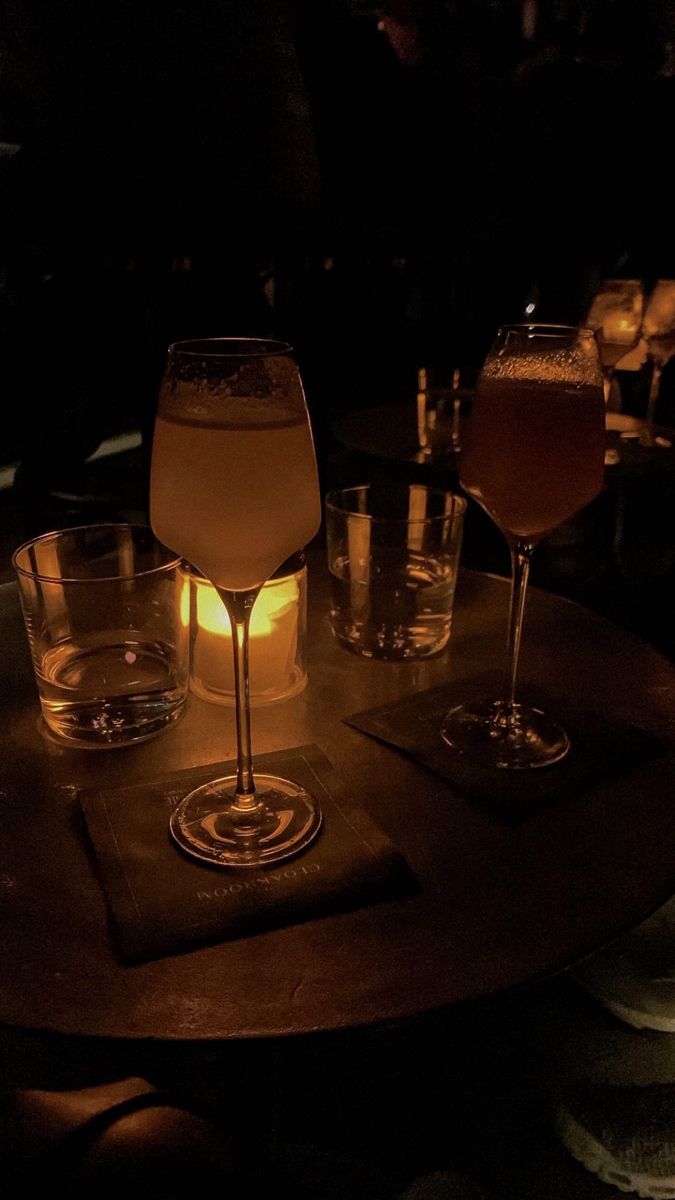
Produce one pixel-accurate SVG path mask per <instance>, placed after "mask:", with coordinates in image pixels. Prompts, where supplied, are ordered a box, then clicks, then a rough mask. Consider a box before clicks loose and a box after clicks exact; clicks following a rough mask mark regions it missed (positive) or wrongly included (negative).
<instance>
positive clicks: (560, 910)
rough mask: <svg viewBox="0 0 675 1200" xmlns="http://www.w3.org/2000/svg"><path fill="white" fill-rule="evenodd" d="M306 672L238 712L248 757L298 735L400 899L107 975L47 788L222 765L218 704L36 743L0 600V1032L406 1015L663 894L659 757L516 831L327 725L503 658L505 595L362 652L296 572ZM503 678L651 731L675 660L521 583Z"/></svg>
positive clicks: (73, 851)
mask: <svg viewBox="0 0 675 1200" xmlns="http://www.w3.org/2000/svg"><path fill="white" fill-rule="evenodd" d="M309 587H310V627H309V649H310V660H309V673H310V681H309V685H308V687H307V688H306V690H305V692H304V693H302V694H301V695H300V696H298V697H296V698H294V699H292V700H290V701H286V702H284V703H280V704H278V705H275V706H271V707H269V708H267V709H258V710H256V711H254V714H253V739H254V750H255V751H257V752H258V753H263V752H267V751H271V750H274V749H279V748H281V747H286V746H293V745H300V744H303V743H307V742H315V743H317V744H318V745H319V746H320V747H321V748H322V749H323V750H324V751H325V752H326V753H327V754H328V756H329V758H330V759H331V760H332V762H333V764H334V766H335V767H336V769H337V771H338V772H339V773H340V774H341V776H342V778H343V779H344V781H345V783H346V784H347V787H348V789H349V792H350V793H351V795H352V796H353V799H354V801H355V803H360V804H362V805H364V806H365V807H367V808H368V810H369V811H370V813H371V814H372V816H373V817H374V818H375V820H376V821H377V822H378V823H379V824H380V825H381V827H382V828H383V829H384V830H385V831H386V832H387V833H388V834H389V835H390V836H391V837H392V839H393V840H394V841H395V843H396V844H397V845H398V846H399V847H400V849H401V850H402V851H403V852H404V853H405V855H406V856H407V858H408V860H409V862H410V864H411V866H412V868H413V870H414V872H415V873H416V875H417V878H418V880H419V883H420V891H419V894H418V895H416V896H415V897H409V898H406V899H404V900H398V901H391V902H384V903H379V904H374V905H371V906H368V907H365V908H362V909H360V910H358V911H356V912H352V913H346V914H337V915H333V916H328V917H324V918H322V919H320V920H314V921H310V922H307V923H304V924H299V925H296V926H292V927H288V928H286V929H283V930H278V931H275V932H269V933H265V934H261V935H258V936H256V937H251V938H246V939H240V940H237V941H232V942H229V943H227V944H221V945H218V946H214V947H210V948H206V949H201V950H197V951H194V952H192V953H188V954H184V955H180V956H176V957H171V958H165V959H163V960H161V961H157V962H153V963H148V964H145V965H141V966H134V967H124V966H121V965H120V964H119V963H118V961H117V959H116V957H115V954H114V952H113V949H112V947H111V943H110V940H109V937H108V931H107V926H106V911H105V905H104V901H103V897H102V894H101V891H100V888H99V885H98V882H97V880H96V877H95V874H94V871H93V868H92V865H91V862H90V858H89V854H88V850H87V845H86V839H85V836H84V832H83V829H82V822H81V818H80V816H79V811H78V810H77V808H76V806H74V805H73V803H72V800H66V799H64V797H63V795H62V794H61V795H60V794H59V793H58V792H56V791H55V790H54V785H56V784H77V785H82V786H87V785H93V784H101V783H103V782H105V783H106V784H108V785H113V786H114V785H123V784H130V783H136V782H139V781H141V780H143V779H144V778H148V779H149V778H151V777H152V776H153V775H154V774H156V773H167V772H170V771H173V770H176V769H179V768H182V767H192V766H196V765H199V764H201V763H206V762H209V761H216V760H218V759H224V758H227V757H231V756H233V755H234V752H235V736H234V716H233V711H232V710H228V709H222V708H218V707H215V706H210V705H208V704H205V703H203V702H201V701H198V700H197V699H196V698H194V697H191V698H190V701H189V704H188V710H187V712H186V715H185V717H184V718H183V720H182V721H181V722H180V723H179V724H178V725H177V726H176V727H175V728H173V729H172V730H170V731H169V732H167V733H165V734H163V735H162V736H160V737H159V738H157V739H156V740H155V741H151V742H148V743H146V744H145V745H142V746H139V747H136V748H133V749H127V750H110V751H99V752H92V751H75V750H71V749H69V748H67V747H64V746H61V745H57V744H56V743H55V742H52V741H50V740H48V738H47V737H46V736H45V735H44V732H43V730H42V726H41V722H40V720H39V717H38V705H37V695H36V692H35V687H34V682H33V679H32V673H31V668H30V663H29V657H28V650H27V646H26V640H25V634H24V631H23V625H22V621H21V617H20V613H19V606H18V599H17V595H16V591H15V588H14V586H13V585H5V586H4V587H3V588H2V589H0V644H1V645H2V647H3V655H2V663H1V667H0V672H1V675H0V682H1V687H2V695H3V697H4V705H3V724H2V746H3V764H4V770H3V778H2V781H0V787H1V788H2V800H1V803H2V809H1V812H2V837H1V838H0V888H1V890H2V939H3V954H2V956H1V957H0V1021H4V1022H7V1023H10V1024H14V1025H19V1026H23V1027H25V1028H32V1029H43V1030H44V1029H47V1030H53V1031H57V1032H59V1033H64V1034H85V1035H93V1036H101V1037H118V1038H155V1039H156V1038H163V1039H167V1038H168V1039H188V1040H189V1039H237V1038H248V1037H259V1036H264V1035H270V1036H271V1035H282V1034H291V1033H298V1032H310V1031H314V1030H322V1029H340V1028H347V1027H353V1026H358V1025H366V1024H369V1023H375V1022H380V1021H384V1020H387V1019H396V1018H404V1017H409V1016H412V1015H415V1014H419V1013H423V1012H430V1011H432V1010H434V1009H436V1008H439V1007H441V1006H444V1005H451V1004H456V1003H457V1002H459V1001H463V1000H468V999H471V998H472V997H478V996H485V995H487V994H490V993H494V992H496V991H498V990H500V989H504V988H509V987H511V986H512V985H515V984H518V983H521V982H523V981H525V980H530V979H533V978H536V977H539V976H542V975H544V974H546V973H549V972H554V971H556V970H559V969H561V968H563V967H564V966H566V965H567V964H569V963H570V962H572V961H573V960H575V959H578V958H579V957H581V956H582V955H584V954H586V953H588V952H590V951H591V950H593V949H594V948H596V947H598V946H599V945H600V944H602V943H603V942H605V941H606V940H607V939H609V938H612V937H613V936H615V935H617V934H618V933H619V932H621V931H622V930H623V929H625V928H626V927H628V926H630V925H633V924H635V923H636V922H637V921H638V920H639V919H640V918H641V917H643V916H644V915H646V914H647V913H648V912H649V911H650V910H652V909H653V908H655V907H657V906H658V905H659V904H661V903H662V902H664V901H665V900H666V899H667V898H668V896H669V895H670V894H671V893H672V892H673V891H675V821H673V817H672V762H671V760H670V759H668V758H661V759H658V760H655V761H653V762H651V763H650V764H649V765H647V766H645V767H642V768H640V769H639V770H638V771H636V772H633V773H630V774H627V775H624V776H623V777H621V778H619V779H615V780H613V781H612V782H611V783H607V784H606V785H603V786H598V787H595V788H593V789H591V790H588V791H586V792H584V793H583V794H581V795H578V796H576V797H575V798H574V799H572V800H570V801H569V802H567V803H565V804H557V805H555V806H551V807H549V808H547V809H545V810H542V811H541V812H539V813H537V814H535V815H534V816H532V817H531V818H530V819H529V820H527V821H526V822H525V823H524V824H523V825H522V826H520V827H518V828H513V827H509V826H507V825H505V824H503V823H501V822H500V821H498V820H496V819H495V818H494V817H491V816H489V815H488V814H487V813H486V812H485V811H483V810H482V809H481V808H480V807H479V806H478V805H476V804H475V803H473V802H471V801H470V800H469V799H467V798H466V797H464V796H462V795H460V794H458V793H457V792H456V791H453V789H452V788H451V787H450V786H448V785H446V784H444V783H443V782H442V781H440V780H438V779H436V778H435V777H434V776H433V775H431V774H429V773H427V772H425V771H423V770H421V769H419V768H418V767H417V766H415V765H414V764H413V763H412V762H411V761H409V760H407V759H406V758H405V757H404V756H403V755H401V754H399V753H398V752H396V751H395V750H393V749H391V748H388V747H386V746H384V745H381V744H379V743H377V742H375V741H373V740H371V739H369V738H368V737H366V736H365V735H363V734H361V733H359V732H357V731H356V730H354V729H352V728H350V727H348V726H347V725H345V724H344V723H343V722H342V721H341V717H342V716H344V715H346V714H348V713H352V712H356V711H359V710H361V709H363V708H366V707H369V706H371V705H377V704H381V703H384V702H386V701H389V700H391V699H393V698H395V697H397V696H399V695H401V696H403V695H407V694H409V693H411V692H414V691H416V690H419V689H423V688H426V687H429V686H434V685H437V684H440V683H442V682H444V681H445V680H449V679H459V678H462V677H470V676H472V675H474V674H476V673H477V672H479V671H482V670H485V669H487V668H489V667H491V666H493V665H495V663H499V662H501V659H502V653H503V642H504V636H505V622H506V608H507V601H508V587H507V585H506V583H505V582H504V581H503V580H499V579H496V578H491V577H487V576H481V575H476V574H472V573H470V572H466V573H465V574H464V576H463V578H462V580H461V583H460V587H459V589H458V595H457V601H456V619H455V629H454V632H453V636H452V640H451V644H450V647H449V649H448V651H446V652H445V653H444V654H443V655H442V656H441V657H439V658H438V659H435V660H432V661H427V662H410V663H402V664H390V663H383V662H373V661H366V660H363V659H359V658H357V657H354V656H352V655H350V654H348V653H346V652H345V651H344V650H342V649H340V648H339V647H338V646H337V645H336V644H334V642H333V640H332V636H331V633H330V630H329V627H328V619H327V606H328V601H327V574H326V572H325V569H324V567H323V555H322V554H321V553H319V555H318V556H314V557H313V558H312V559H311V567H310V579H309ZM522 666H523V672H522V674H523V681H526V680H527V679H528V678H529V679H530V680H532V682H545V683H546V684H547V686H548V687H549V688H551V687H555V689H557V690H559V691H560V693H561V695H562V696H566V697H567V698H570V697H575V696H578V697H579V698H580V699H582V700H583V699H585V700H586V701H589V700H593V701H595V702H596V703H597V704H600V705H603V706H604V705H606V706H607V709H608V710H609V709H611V710H612V711H616V712H617V714H620V715H621V716H623V717H628V718H629V719H630V718H633V719H636V720H638V721H639V722H641V723H642V724H643V725H645V726H646V727H648V728H651V729H653V730H655V731H656V732H659V733H664V732H668V733H669V735H670V736H671V738H672V736H673V732H674V730H673V725H672V718H673V712H674V706H673V697H674V695H675V669H674V668H673V667H672V666H671V665H670V664H669V663H668V662H667V661H666V660H664V659H662V658H660V657H659V656H658V655H657V654H656V653H654V652H653V651H651V650H649V649H648V648H647V647H646V646H645V645H644V644H642V643H641V642H640V641H638V640H637V639H635V638H633V637H632V636H630V635H628V634H626V633H624V632H622V631H620V630H619V629H618V628H615V627H614V626H612V625H610V624H609V623H607V622H605V621H603V620H601V619H599V618H598V617H596V616H594V615H593V614H592V613H590V612H588V611H586V610H584V609H582V608H579V607H577V606H576V605H574V604H571V603H569V602H567V601H564V600H561V599H559V598H555V597H553V596H550V595H546V594H544V593H538V592H537V591H536V590H535V591H533V592H532V593H531V596H530V604H529V609H528V612H527V615H526V625H525V636H524V645H523V664H522Z"/></svg>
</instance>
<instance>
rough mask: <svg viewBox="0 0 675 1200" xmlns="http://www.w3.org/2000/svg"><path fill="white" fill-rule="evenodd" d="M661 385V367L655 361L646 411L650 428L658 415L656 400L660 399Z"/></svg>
mask: <svg viewBox="0 0 675 1200" xmlns="http://www.w3.org/2000/svg"><path fill="white" fill-rule="evenodd" d="M660 386H661V368H660V366H659V364H658V363H654V366H653V368H652V377H651V381H650V384H649V397H648V399H647V413H646V421H647V425H648V426H649V427H650V428H651V426H652V425H653V424H654V417H655V416H656V401H657V400H658V396H659V388H660Z"/></svg>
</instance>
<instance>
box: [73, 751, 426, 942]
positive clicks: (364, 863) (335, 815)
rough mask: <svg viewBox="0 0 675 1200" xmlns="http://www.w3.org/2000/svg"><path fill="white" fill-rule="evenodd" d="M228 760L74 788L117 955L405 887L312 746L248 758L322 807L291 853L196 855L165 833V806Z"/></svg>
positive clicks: (399, 859) (220, 937)
mask: <svg viewBox="0 0 675 1200" xmlns="http://www.w3.org/2000/svg"><path fill="white" fill-rule="evenodd" d="M234 769H235V764H234V763H232V762H230V763H213V764H211V765H210V766H205V767H198V768H194V769H192V770H189V771H182V772H180V773H179V774H177V775H174V776H172V777H169V778H165V779H162V780H159V781H155V780H151V781H148V782H147V783H141V784H137V785H134V786H133V787H125V788H116V789H111V790H105V789H103V790H98V789H97V790H85V791H82V792H81V793H80V796H79V799H80V805H81V807H82V810H83V813H84V817H85V821H86V824H87V830H88V833H89V837H90V839H91V843H92V846H93V850H94V855H95V858H96V863H97V867H98V873H99V877H100V880H101V884H102V887H103V891H104V894H105V898H106V901H107V905H108V911H109V914H110V918H111V924H112V929H113V933H114V938H115V942H116V945H117V946H118V948H119V951H120V953H121V956H122V958H123V959H124V960H126V961H127V962H141V961H144V960H147V959H151V958H158V957H161V956H162V955H167V954H175V953H178V952H180V951H183V950H186V949H189V948H191V947H194V946H197V945H200V944H204V943H208V942H220V941H226V940H228V939H230V938H235V937H242V936H245V935H247V934H252V933H256V932H260V931H261V930H264V929H271V928H274V927H278V926H281V925H287V924H294V923H296V922H298V921H302V920H308V919H310V918H312V917H317V916H321V915H323V914H325V913H328V912H335V911H342V910H347V909H353V908H359V907H361V906H362V905H365V904H370V903H373V902H374V901H376V900H379V899H384V898H386V897H391V896H394V895H397V894H402V893H404V892H409V891H411V890H413V888H414V877H413V875H412V872H411V871H410V869H409V867H408V865H407V863H406V862H405V859H404V858H403V856H402V855H401V853H400V852H399V851H398V850H397V849H396V848H395V847H394V846H393V845H392V843H391V842H390V841H389V839H388V838H387V837H386V836H385V835H384V834H383V833H382V831H381V830H380V829H378V827H377V826H376V825H375V824H374V823H373V822H372V821H371V819H370V817H369V816H368V815H367V814H366V813H365V812H364V811H363V810H362V809H359V808H357V807H355V806H354V805H352V804H351V803H350V802H349V800H348V798H347V797H346V795H345V792H344V788H343V786H342V783H341V781H340V780H339V778H338V776H337V775H336V773H335V771H334V770H333V767H332V766H331V763H330V762H329V761H328V759H327V758H326V756H325V755H324V754H323V753H322V752H321V751H320V750H319V748H318V747H317V746H301V747H299V748H298V749H295V750H287V751H282V752H278V753H275V754H268V755H261V756H259V757H257V758H256V759H255V762H254V769H256V770H258V771H260V772H262V771H263V770H264V771H271V772H275V771H276V772H277V773H279V774H280V775H284V776H287V777H289V778H291V779H293V780H295V781H296V782H298V783H300V784H302V785H303V786H304V787H306V788H307V790H308V791H310V792H311V793H312V794H313V795H314V797H315V799H316V800H317V801H318V804H319V806H320V808H321V810H322V814H323V821H322V827H321V830H320V832H319V834H318V836H317V838H316V839H315V841H314V842H312V843H311V845H310V846H309V847H308V848H307V849H306V850H305V851H303V852H302V853H301V854H299V855H297V856H296V857H295V858H289V859H287V860H285V861H284V862H281V863H279V864H276V865H274V866H268V867H263V868H261V869H260V870H255V869H246V870H244V869H240V868H236V867H234V868H233V867H229V868H224V867H218V866H210V865H208V864H202V863H200V862H198V861H197V860H196V859H192V858H190V857H189V855H187V854H185V853H184V852H183V851H182V850H180V849H179V847H178V846H177V845H176V844H175V842H174V841H173V838H172V837H171V834H170V832H169V816H170V814H171V811H172V810H173V809H174V808H175V807H176V805H178V804H179V803H180V801H181V800H182V799H183V797H184V796H186V795H187V793H188V792H189V791H191V790H192V789H193V788H195V787H198V786H199V785H200V784H202V783H206V782H208V781H210V780H213V779H217V778H219V777H221V776H224V775H228V774H231V773H232V772H233V770H234Z"/></svg>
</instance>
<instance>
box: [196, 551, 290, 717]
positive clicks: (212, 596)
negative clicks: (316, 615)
mask: <svg viewBox="0 0 675 1200" xmlns="http://www.w3.org/2000/svg"><path fill="white" fill-rule="evenodd" d="M306 629H307V568H306V566H305V557H304V554H302V553H299V554H295V555H293V557H292V558H289V559H287V560H286V562H285V563H283V565H282V566H281V567H280V568H279V570H278V571H276V572H275V574H274V575H273V576H272V577H271V579H268V581H267V583H266V584H264V586H263V587H262V589H261V591H260V593H259V595H258V598H257V599H256V602H255V604H254V606H253V609H252V611H251V623H250V626H249V686H250V699H251V705H252V706H258V705H263V704H272V703H273V702H274V701H275V700H286V699H288V698H289V697H290V696H296V695H297V694H298V692H301V691H302V689H303V688H304V686H305V684H306V682H307V671H306V667H305V637H306ZM190 650H191V654H190V690H191V691H192V692H194V693H195V695H197V696H200V697H201V699H202V700H209V701H211V702H212V703H213V704H229V705H233V704H234V656H233V651H232V630H231V627H230V618H229V616H228V613H227V610H226V608H225V605H224V604H223V602H222V600H221V599H220V596H219V595H218V593H217V591H216V589H215V588H214V587H213V585H212V584H210V583H209V582H208V580H206V579H204V577H203V576H202V575H200V574H198V573H197V572H196V571H194V570H193V571H192V572H191V575H190Z"/></svg>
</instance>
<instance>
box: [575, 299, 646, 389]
mask: <svg viewBox="0 0 675 1200" xmlns="http://www.w3.org/2000/svg"><path fill="white" fill-rule="evenodd" d="M644 301H645V297H644V290H643V287H642V281H641V280H640V279H605V280H604V282H603V283H601V284H600V287H599V288H598V290H597V292H596V294H595V296H594V297H593V301H592V304H591V307H590V310H589V313H588V317H587V319H586V324H587V326H588V328H589V329H592V330H593V331H594V333H595V336H596V338H597V342H598V351H599V355H600V366H601V367H602V376H603V391H604V395H605V407H606V408H607V409H612V408H613V409H615V410H620V409H621V398H620V396H618V389H617V396H618V398H617V400H616V402H614V400H613V395H612V393H613V385H614V372H615V370H616V367H617V364H618V363H619V362H621V359H622V358H624V357H625V356H626V354H628V353H629V351H630V350H632V349H633V347H634V346H637V344H638V342H639V340H640V331H641V328H642V313H643V309H644Z"/></svg>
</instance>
